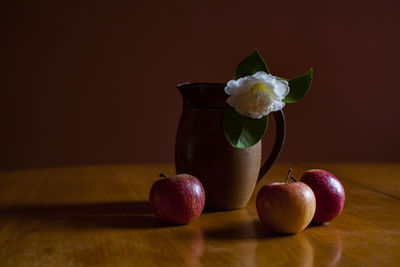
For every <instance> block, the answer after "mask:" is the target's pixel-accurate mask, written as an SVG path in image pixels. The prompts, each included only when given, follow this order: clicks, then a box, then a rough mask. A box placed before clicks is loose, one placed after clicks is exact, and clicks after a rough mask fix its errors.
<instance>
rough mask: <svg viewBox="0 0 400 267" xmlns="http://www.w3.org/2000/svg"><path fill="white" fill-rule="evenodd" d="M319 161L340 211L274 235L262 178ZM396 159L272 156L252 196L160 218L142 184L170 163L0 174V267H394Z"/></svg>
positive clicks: (398, 208)
mask: <svg viewBox="0 0 400 267" xmlns="http://www.w3.org/2000/svg"><path fill="white" fill-rule="evenodd" d="M289 167H292V168H293V169H294V174H295V176H297V177H300V176H301V174H302V173H303V172H304V171H305V170H306V169H309V168H324V169H327V170H329V171H331V172H333V173H334V174H336V175H337V176H338V177H339V179H340V180H341V181H342V182H343V185H344V187H345V190H346V202H345V207H344V210H343V213H342V215H341V216H340V217H338V218H337V219H335V220H334V221H333V222H331V223H330V224H328V225H324V226H310V227H308V228H307V229H306V230H305V231H303V232H301V233H299V234H296V235H274V234H271V233H269V232H268V231H267V230H266V229H265V227H263V225H262V224H261V223H260V222H259V219H258V217H257V213H256V209H255V202H254V200H255V196H256V194H255V193H257V192H258V190H259V189H260V187H261V186H262V184H264V183H266V182H269V181H283V180H284V176H285V175H286V172H287V169H288V168H289ZM399 171H400V164H363V163H354V164H351V163H346V164H343V163H302V164H276V165H275V166H274V167H273V168H272V169H271V170H270V172H269V173H268V174H267V175H266V177H265V178H264V179H263V180H262V181H261V182H260V183H259V184H258V185H257V187H256V190H255V193H254V194H253V196H252V198H251V200H250V202H249V204H248V205H247V206H246V207H245V208H243V209H240V210H236V211H229V212H204V213H203V214H202V215H201V216H200V217H199V218H198V219H197V220H196V221H194V222H193V223H191V224H189V225H184V226H171V225H166V224H163V223H161V222H160V221H159V220H158V219H157V218H156V217H154V215H153V214H152V212H151V210H150V206H149V203H148V193H149V190H150V187H151V185H152V183H153V182H154V181H155V180H157V179H158V178H157V176H158V174H159V173H160V172H165V173H167V174H173V173H174V166H173V165H172V164H169V165H168V164H166V165H115V166H88V167H73V168H53V169H36V170H21V171H10V172H2V173H0V266H335V265H337V266H399V264H400V199H399V197H400V192H399V188H400V186H399V185H400V184H399V175H398V174H399Z"/></svg>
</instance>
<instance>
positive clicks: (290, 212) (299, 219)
mask: <svg viewBox="0 0 400 267" xmlns="http://www.w3.org/2000/svg"><path fill="white" fill-rule="evenodd" d="M289 174H290V172H289ZM289 174H288V176H289ZM286 181H287V180H286ZM256 206H257V213H258V216H259V217H260V220H261V221H262V222H263V223H264V224H265V225H266V226H267V228H268V229H269V230H271V231H273V232H276V233H287V234H295V233H298V232H300V231H302V230H304V229H305V228H306V227H307V226H308V225H309V224H310V222H311V220H312V218H313V216H314V212H315V197H314V193H313V191H312V190H311V188H310V187H309V186H308V185H306V184H304V183H302V182H295V183H268V184H266V185H264V186H263V187H262V188H261V190H260V191H259V192H258V194H257V199H256Z"/></svg>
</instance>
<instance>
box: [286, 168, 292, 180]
mask: <svg viewBox="0 0 400 267" xmlns="http://www.w3.org/2000/svg"><path fill="white" fill-rule="evenodd" d="M291 173H292V168H289V171H288V173H287V175H286V181H285V184H287V182H288V180H289V177H290V176H291V175H290V174H291Z"/></svg>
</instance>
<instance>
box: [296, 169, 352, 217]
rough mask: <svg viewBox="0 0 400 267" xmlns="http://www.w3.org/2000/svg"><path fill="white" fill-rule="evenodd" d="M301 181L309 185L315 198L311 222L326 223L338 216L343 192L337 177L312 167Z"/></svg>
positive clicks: (341, 206)
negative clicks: (314, 208) (315, 205)
mask: <svg viewBox="0 0 400 267" xmlns="http://www.w3.org/2000/svg"><path fill="white" fill-rule="evenodd" d="M301 181H302V182H303V183H306V184H308V186H310V187H311V189H312V190H313V191H314V195H315V198H316V200H317V208H316V210H315V215H314V218H313V220H312V222H313V223H327V222H330V221H332V220H333V219H335V218H336V217H337V216H339V214H340V213H341V212H342V210H343V206H344V200H345V192H344V188H343V185H342V183H341V182H340V181H339V179H338V178H336V177H335V176H334V175H333V174H332V173H330V172H328V171H325V170H320V169H312V170H308V171H307V172H305V173H304V174H303V176H302V177H301Z"/></svg>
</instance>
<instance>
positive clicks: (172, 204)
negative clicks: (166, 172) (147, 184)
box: [150, 174, 205, 224]
mask: <svg viewBox="0 0 400 267" xmlns="http://www.w3.org/2000/svg"><path fill="white" fill-rule="evenodd" d="M150 203H151V206H152V208H153V211H154V213H155V214H156V215H157V216H158V217H159V218H160V219H161V220H163V221H165V222H168V223H175V224H187V223H190V222H192V221H193V220H195V219H197V217H199V216H200V214H201V212H202V211H203V208H204V203H205V192H204V188H203V186H202V184H201V183H200V181H199V180H198V179H197V178H196V177H194V176H192V175H189V174H179V175H176V176H173V177H165V178H163V179H161V180H158V181H156V182H155V183H154V184H153V186H152V187H151V190H150Z"/></svg>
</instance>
